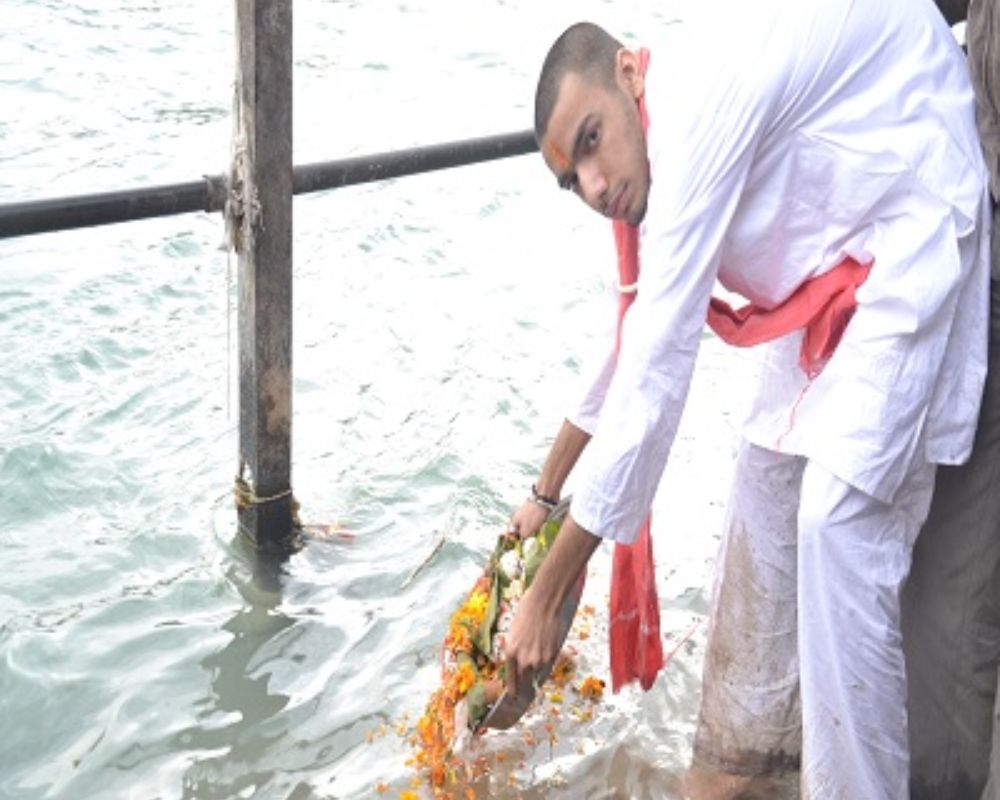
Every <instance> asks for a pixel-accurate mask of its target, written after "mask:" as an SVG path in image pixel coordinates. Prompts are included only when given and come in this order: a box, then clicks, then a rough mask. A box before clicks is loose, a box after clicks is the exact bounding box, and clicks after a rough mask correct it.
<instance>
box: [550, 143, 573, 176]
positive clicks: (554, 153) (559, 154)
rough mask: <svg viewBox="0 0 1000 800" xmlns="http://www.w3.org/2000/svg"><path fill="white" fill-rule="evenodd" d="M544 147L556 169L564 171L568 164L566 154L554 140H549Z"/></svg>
mask: <svg viewBox="0 0 1000 800" xmlns="http://www.w3.org/2000/svg"><path fill="white" fill-rule="evenodd" d="M545 149H546V150H548V153H549V160H550V161H553V162H554V163H555V165H556V170H557V171H559V172H564V171H565V170H566V168H567V167H568V166H569V159H568V158H566V154H565V153H564V152H563V151H562V150H560V149H559V145H557V144H556V143H555V142H549V143H548V144H547V145H546V146H545Z"/></svg>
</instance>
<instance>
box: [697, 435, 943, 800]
mask: <svg viewBox="0 0 1000 800" xmlns="http://www.w3.org/2000/svg"><path fill="white" fill-rule="evenodd" d="M935 469H936V468H935V466H934V465H932V464H928V463H926V462H923V461H922V460H919V459H918V460H917V461H916V462H915V463H914V464H913V465H912V466H911V467H910V470H909V473H908V475H907V477H906V479H905V480H904V482H903V485H902V486H901V487H900V489H899V490H898V492H897V493H896V496H895V498H894V501H893V502H892V503H891V504H887V503H883V502H881V501H879V500H876V499H875V498H873V497H871V496H870V495H867V494H865V493H864V492H862V491H860V490H858V489H856V488H854V487H853V486H851V485H850V484H848V483H846V482H844V481H842V480H840V479H839V478H837V477H836V476H835V475H833V474H832V473H830V472H829V471H827V470H826V469H824V468H823V467H822V466H820V465H819V464H818V463H816V462H815V461H810V460H806V459H804V458H801V457H798V456H789V455H782V454H779V453H775V452H772V451H770V450H766V449H763V448H760V447H757V446H755V445H752V444H749V443H746V442H744V443H743V445H742V447H741V451H740V456H739V460H738V463H737V469H736V477H735V480H734V485H733V491H732V496H731V498H730V506H729V513H728V521H727V526H726V533H725V535H724V537H723V542H722V545H721V549H720V553H719V560H718V564H717V576H716V586H715V592H714V595H713V601H712V622H711V625H710V628H709V634H708V644H707V650H706V655H705V668H704V669H705V674H704V682H703V690H702V701H701V707H700V710H699V719H698V727H697V730H696V734H695V742H694V760H695V763H696V764H699V765H701V766H704V767H708V768H711V769H717V770H721V771H724V772H730V773H736V774H743V775H766V774H774V773H780V772H782V771H784V770H786V769H789V768H795V767H796V766H798V765H799V763H800V762H801V773H802V788H803V796H804V797H807V798H810V800H881V798H886V800H890V799H891V800H905V798H906V797H908V794H909V792H908V778H909V758H908V744H907V720H906V676H905V669H904V660H903V650H902V644H901V637H900V630H899V602H900V591H901V588H902V585H903V582H904V580H905V578H906V576H907V573H908V572H909V569H910V559H911V553H912V548H913V544H914V541H915V540H916V538H917V534H918V532H919V530H920V527H921V525H922V524H923V522H924V520H925V518H926V515H927V511H928V507H929V505H930V500H931V494H932V490H933V484H934V475H935Z"/></svg>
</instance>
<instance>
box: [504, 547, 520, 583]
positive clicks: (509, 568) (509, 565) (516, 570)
mask: <svg viewBox="0 0 1000 800" xmlns="http://www.w3.org/2000/svg"><path fill="white" fill-rule="evenodd" d="M500 571H501V572H503V574H504V575H506V576H507V578H508V579H509V580H514V579H515V578H520V577H521V573H522V572H523V571H524V562H523V561H521V557H520V556H519V555H518V554H517V551H515V550H508V551H507V552H506V553H504V554H503V555H502V556H500Z"/></svg>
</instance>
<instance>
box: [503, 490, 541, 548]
mask: <svg viewBox="0 0 1000 800" xmlns="http://www.w3.org/2000/svg"><path fill="white" fill-rule="evenodd" d="M548 516H549V512H548V509H546V508H545V507H543V506H540V505H539V504H538V503H536V502H535V501H534V500H532V499H531V498H530V497H529V498H528V499H527V500H525V501H524V502H523V503H521V507H520V508H519V509H517V511H515V512H514V514H513V516H512V517H511V518H510V530H511V532H512V533H516V534H517V535H518V536H520V537H521V538H522V539H527V538H528V537H530V536H534V535H535V534H536V533H538V531H539V530H540V529H541V527H542V524H543V523H544V522H545V520H546V519H547V518H548Z"/></svg>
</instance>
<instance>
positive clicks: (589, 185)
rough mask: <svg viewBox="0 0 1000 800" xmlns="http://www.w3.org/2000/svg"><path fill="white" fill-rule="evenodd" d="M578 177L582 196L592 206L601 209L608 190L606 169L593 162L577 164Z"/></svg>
mask: <svg viewBox="0 0 1000 800" xmlns="http://www.w3.org/2000/svg"><path fill="white" fill-rule="evenodd" d="M576 179H577V181H579V185H580V196H581V197H582V198H583V200H584V202H585V203H586V204H587V205H588V206H590V207H591V208H595V209H597V210H598V211H600V210H601V208H602V206H603V205H604V197H605V195H606V194H607V191H608V182H607V181H606V180H605V178H604V171H603V170H601V169H600V167H599V165H597V164H595V163H593V162H588V163H585V164H577V168H576Z"/></svg>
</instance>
